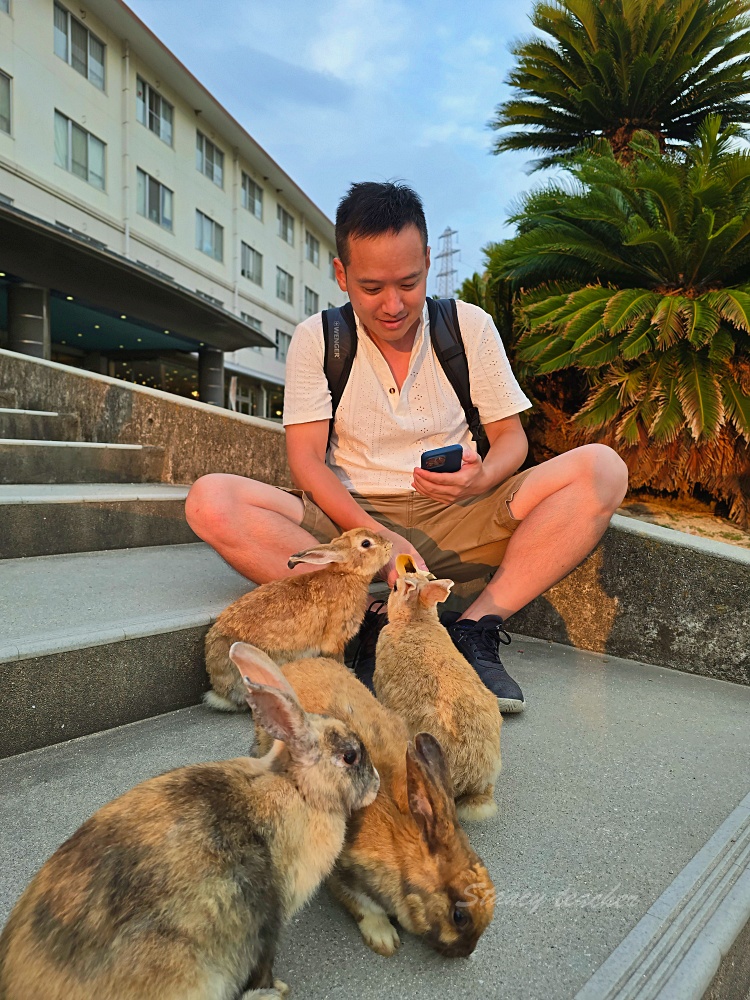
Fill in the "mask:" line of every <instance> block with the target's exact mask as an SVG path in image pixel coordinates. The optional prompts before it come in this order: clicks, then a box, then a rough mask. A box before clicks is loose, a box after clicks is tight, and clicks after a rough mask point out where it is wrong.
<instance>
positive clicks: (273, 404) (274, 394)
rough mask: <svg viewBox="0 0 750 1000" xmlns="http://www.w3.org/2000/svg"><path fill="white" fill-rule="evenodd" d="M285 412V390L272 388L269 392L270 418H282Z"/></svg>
mask: <svg viewBox="0 0 750 1000" xmlns="http://www.w3.org/2000/svg"><path fill="white" fill-rule="evenodd" d="M283 413H284V390H283V389H271V391H270V392H269V394H268V419H269V420H281V417H282V414H283Z"/></svg>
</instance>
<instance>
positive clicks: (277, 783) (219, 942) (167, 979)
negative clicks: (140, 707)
mask: <svg viewBox="0 0 750 1000" xmlns="http://www.w3.org/2000/svg"><path fill="white" fill-rule="evenodd" d="M236 659H237V662H238V663H239V664H240V665H241V670H242V673H243V674H244V675H245V685H246V690H247V696H248V701H249V702H250V704H251V706H252V708H253V711H254V712H255V714H256V717H257V718H258V719H259V720H260V721H261V722H262V724H263V726H264V727H265V729H266V730H267V732H269V733H271V734H272V737H275V738H276V742H273V746H272V748H271V751H270V752H269V754H268V755H267V756H266V757H263V758H262V759H252V758H249V757H238V758H236V759H235V760H226V761H221V762H218V763H210V764H196V765H193V766H191V767H183V768H179V769H177V770H175V771H169V772H168V773H167V774H163V775H161V776H160V777H158V778H151V779H150V780H149V781H145V782H143V784H140V785H138V786H136V787H135V788H133V789H131V790H130V791H129V792H127V793H126V794H125V795H123V796H121V797H120V798H118V799H115V800H114V801H113V802H110V803H109V804H108V805H106V806H104V807H103V808H102V809H100V810H99V811H98V812H97V813H95V814H94V815H93V816H92V817H91V818H90V819H89V820H87V821H86V822H85V823H84V824H83V826H81V827H80V828H79V829H78V830H77V831H76V833H74V834H73V836H72V837H71V838H70V839H69V840H67V841H66V842H65V843H64V844H63V845H62V847H60V848H59V849H58V850H57V851H56V852H55V853H54V854H53V855H52V857H51V858H50V859H49V860H48V861H47V862H46V864H45V865H44V866H43V867H42V868H41V870H40V871H39V872H38V873H37V875H36V876H35V877H34V879H33V880H32V882H31V884H30V885H29V886H28V888H27V889H26V891H25V892H24V893H23V895H22V896H21V898H20V899H19V901H18V902H17V903H16V906H15V908H14V910H13V912H12V913H11V916H10V919H9V921H8V923H7V925H6V927H5V929H4V931H3V933H2V935H0V997H1V998H2V1000H145V998H152V997H156V998H158V1000H226V998H232V1000H234V998H236V1000H251V998H254V1000H259V998H261V997H265V998H280V997H282V996H284V995H285V993H286V992H287V987H286V985H285V984H284V983H282V982H280V981H279V980H274V978H273V962H274V955H275V951H276V943H277V939H278V935H279V931H280V929H281V926H282V925H283V923H284V922H285V921H287V920H288V919H289V917H290V916H291V915H292V914H293V913H294V912H295V911H296V910H297V909H299V907H300V906H302V905H303V903H305V901H306V900H307V899H308V898H309V897H310V896H311V895H312V893H313V892H314V891H315V889H316V888H317V886H318V885H319V884H320V882H321V880H322V879H323V878H325V876H326V875H328V873H329V872H330V870H331V868H332V867H333V864H334V861H335V860H336V857H337V855H338V854H339V852H340V850H341V847H342V845H343V842H344V834H345V829H346V821H347V818H348V816H349V815H350V813H351V812H352V811H353V810H355V809H359V808H361V807H362V806H365V805H367V804H368V803H371V802H372V801H373V799H374V798H375V796H376V794H377V790H378V785H379V779H378V775H377V772H376V771H375V769H374V768H373V766H372V763H371V761H370V757H369V755H368V753H367V750H366V748H365V747H364V746H363V744H362V742H361V741H360V739H359V737H357V736H356V735H355V734H354V732H353V731H352V730H351V728H350V727H348V726H347V725H345V724H343V723H342V722H340V721H339V720H337V719H327V718H322V717H320V716H316V715H306V714H305V712H304V711H303V710H302V708H301V707H300V704H299V702H298V701H297V698H296V696H295V694H294V691H293V690H292V689H291V687H290V686H289V684H288V683H287V682H286V681H285V680H284V678H283V677H282V676H281V674H280V673H279V670H278V668H277V667H275V666H274V665H273V664H272V663H270V661H269V663H266V664H263V665H258V664H256V663H255V662H250V661H246V659H245V658H244V657H243V656H242V650H241V649H240V650H239V651H238V652H237V654H236ZM278 741H283V742H278Z"/></svg>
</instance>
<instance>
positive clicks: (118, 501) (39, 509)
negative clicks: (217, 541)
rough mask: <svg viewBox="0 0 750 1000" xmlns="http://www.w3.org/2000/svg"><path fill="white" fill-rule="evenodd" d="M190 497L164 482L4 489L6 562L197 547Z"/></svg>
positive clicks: (2, 547) (0, 526)
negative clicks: (188, 507) (185, 544)
mask: <svg viewBox="0 0 750 1000" xmlns="http://www.w3.org/2000/svg"><path fill="white" fill-rule="evenodd" d="M187 492H188V487H187V486H170V485H167V484H163V483H138V484H135V483H133V484H128V485H121V484H106V483H80V484H60V483H58V484H52V485H48V486H44V485H42V486H32V485H28V484H26V485H9V486H8V485H6V486H0V559H16V558H20V557H23V556H46V555H54V554H57V553H62V552H94V551H96V550H98V549H102V548H106V549H123V548H138V547H141V546H146V545H172V544H179V543H183V542H196V541H198V539H197V537H196V535H195V534H193V532H192V530H191V529H190V527H189V526H188V524H187V521H186V520H185V497H186V496H187Z"/></svg>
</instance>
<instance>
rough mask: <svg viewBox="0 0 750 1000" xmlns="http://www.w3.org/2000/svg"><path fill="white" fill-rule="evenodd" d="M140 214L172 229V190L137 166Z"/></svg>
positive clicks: (165, 227)
mask: <svg viewBox="0 0 750 1000" xmlns="http://www.w3.org/2000/svg"><path fill="white" fill-rule="evenodd" d="M137 175H138V214H139V215H143V216H145V218H147V219H151V221H152V222H155V223H156V224H157V225H159V226H162V227H163V228H164V229H168V230H169V231H170V232H171V231H172V192H171V191H170V190H169V188H168V187H164V185H163V184H160V183H159V181H157V180H156V179H155V178H154V177H151V175H150V174H147V173H146V172H145V171H143V170H141V168H140V167H138V168H137Z"/></svg>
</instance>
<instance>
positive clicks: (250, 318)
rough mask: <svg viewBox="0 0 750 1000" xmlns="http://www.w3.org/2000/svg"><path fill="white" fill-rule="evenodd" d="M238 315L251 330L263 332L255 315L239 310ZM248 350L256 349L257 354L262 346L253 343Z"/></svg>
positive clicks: (261, 325)
mask: <svg viewBox="0 0 750 1000" xmlns="http://www.w3.org/2000/svg"><path fill="white" fill-rule="evenodd" d="M240 316H241V317H242V318H243V319H244V321H245V322H246V323H247V325H248V326H251V327H252V328H253V330H257V331H258V333H263V324H262V323H261V321H260V320H259V319H258V317H257V316H251V315H250V313H246V312H241V313H240ZM250 350H251V351H257V352H258V354H260V352H261V351H262V350H263V348H262V347H261V346H260V344H253V346H252V347H251V348H250ZM238 392H239V390H238ZM238 398H239V395H238Z"/></svg>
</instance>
